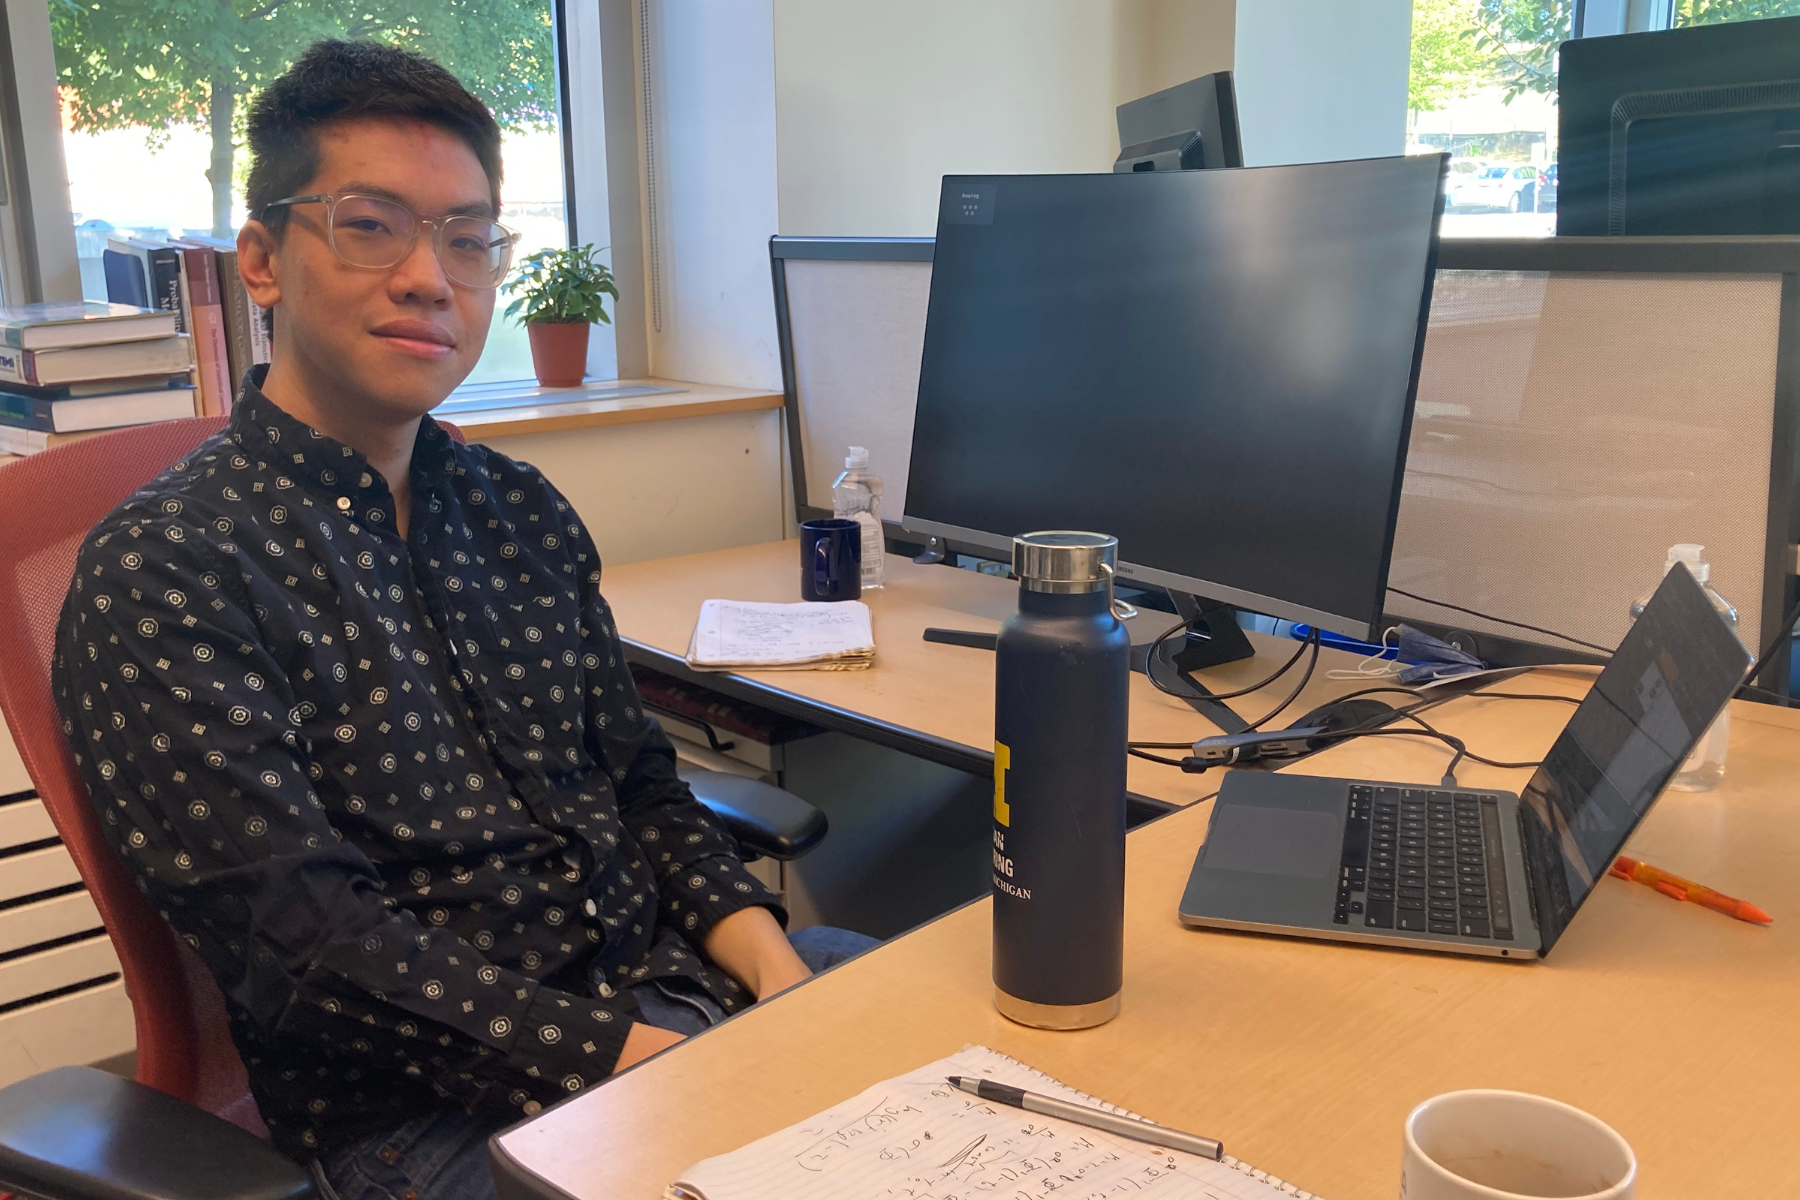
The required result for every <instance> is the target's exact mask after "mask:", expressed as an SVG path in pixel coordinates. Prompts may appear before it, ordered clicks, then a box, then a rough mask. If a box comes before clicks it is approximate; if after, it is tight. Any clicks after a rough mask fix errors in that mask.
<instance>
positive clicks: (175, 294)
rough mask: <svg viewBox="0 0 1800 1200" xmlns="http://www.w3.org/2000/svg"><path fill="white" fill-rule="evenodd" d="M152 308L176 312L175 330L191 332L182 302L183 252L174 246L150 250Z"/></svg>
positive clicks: (177, 331)
mask: <svg viewBox="0 0 1800 1200" xmlns="http://www.w3.org/2000/svg"><path fill="white" fill-rule="evenodd" d="M150 274H151V277H152V278H151V280H150V283H151V288H150V300H151V307H152V308H160V309H162V310H163V311H164V312H172V313H174V314H175V332H176V333H187V332H189V330H188V327H187V322H186V319H185V318H186V314H185V313H184V312H183V306H182V303H181V295H182V290H183V289H182V286H181V253H180V251H178V250H176V249H175V248H174V247H173V246H159V247H157V248H156V249H155V250H152V251H150Z"/></svg>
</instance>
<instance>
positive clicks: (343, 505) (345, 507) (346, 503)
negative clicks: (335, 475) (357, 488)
mask: <svg viewBox="0 0 1800 1200" xmlns="http://www.w3.org/2000/svg"><path fill="white" fill-rule="evenodd" d="M338 511H339V512H349V511H350V497H348V496H339V497H338Z"/></svg>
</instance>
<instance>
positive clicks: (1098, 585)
mask: <svg viewBox="0 0 1800 1200" xmlns="http://www.w3.org/2000/svg"><path fill="white" fill-rule="evenodd" d="M1118 556H1119V539H1118V538H1116V537H1108V536H1107V535H1106V534H1104V533H1078V532H1075V531H1072V530H1065V529H1057V530H1048V531H1045V532H1043V533H1027V534H1024V535H1022V536H1020V537H1016V538H1014V539H1013V574H1014V575H1017V576H1018V577H1019V586H1021V587H1023V588H1024V589H1025V590H1026V591H1028V592H1057V593H1062V594H1069V593H1073V592H1104V591H1109V590H1110V589H1111V587H1112V574H1113V566H1114V564H1115V562H1116V561H1117V559H1118Z"/></svg>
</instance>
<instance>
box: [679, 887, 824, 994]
mask: <svg viewBox="0 0 1800 1200" xmlns="http://www.w3.org/2000/svg"><path fill="white" fill-rule="evenodd" d="M702 949H704V950H705V951H706V957H708V958H710V959H712V960H713V961H714V962H715V963H718V964H719V965H720V966H721V967H723V968H725V970H726V971H727V972H729V973H730V975H731V977H732V978H733V979H736V980H737V981H738V982H739V983H741V984H743V985H744V986H745V987H747V988H749V989H750V992H751V994H752V995H754V996H755V997H756V998H757V999H758V1000H766V999H768V998H769V997H770V996H773V995H774V994H775V993H776V992H779V991H781V990H782V989H783V988H788V987H792V986H793V985H794V984H796V983H799V982H800V981H801V980H803V979H806V978H808V977H809V976H811V975H812V972H811V971H809V970H807V969H806V964H805V963H803V962H801V961H800V956H799V955H798V954H795V953H794V948H793V947H792V946H790V945H789V944H788V940H787V935H786V934H785V933H783V932H781V925H780V923H778V922H777V921H776V920H775V916H774V914H773V913H771V912H770V911H769V910H768V909H766V908H760V907H758V908H744V909H739V910H738V911H737V912H734V913H732V914H731V915H730V916H729V917H726V918H725V919H724V920H723V921H720V922H719V923H718V924H717V925H714V926H713V927H712V930H711V932H709V933H708V934H707V935H706V942H705V945H704V946H703V947H702Z"/></svg>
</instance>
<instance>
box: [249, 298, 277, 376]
mask: <svg viewBox="0 0 1800 1200" xmlns="http://www.w3.org/2000/svg"><path fill="white" fill-rule="evenodd" d="M244 303H245V305H247V306H248V307H249V309H250V363H251V365H252V366H260V365H262V364H263V363H266V362H268V361H270V360H271V359H273V358H274V357H275V334H274V332H273V330H272V328H271V326H272V325H273V321H272V320H271V319H270V313H269V310H268V309H266V308H264V307H263V306H262V305H260V304H258V303H257V302H256V301H254V300H252V299H250V293H249V292H248V291H246V292H245V293H244Z"/></svg>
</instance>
